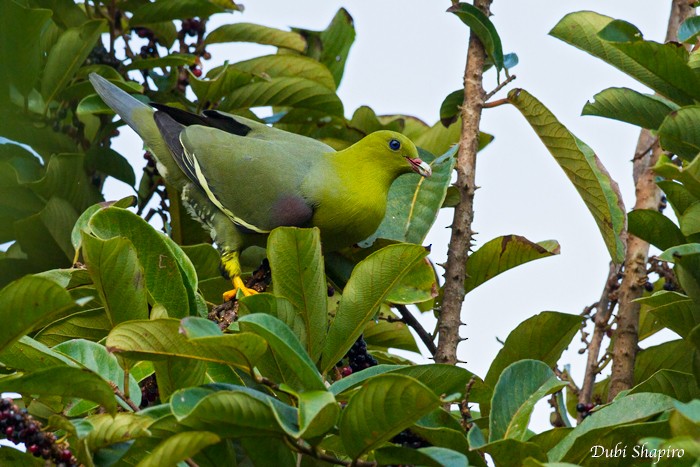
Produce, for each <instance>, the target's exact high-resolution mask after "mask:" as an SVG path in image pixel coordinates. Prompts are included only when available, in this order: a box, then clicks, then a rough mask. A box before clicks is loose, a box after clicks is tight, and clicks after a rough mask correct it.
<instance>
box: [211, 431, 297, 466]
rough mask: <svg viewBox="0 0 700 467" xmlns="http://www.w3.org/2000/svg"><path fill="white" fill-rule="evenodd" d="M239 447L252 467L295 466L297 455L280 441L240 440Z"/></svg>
mask: <svg viewBox="0 0 700 467" xmlns="http://www.w3.org/2000/svg"><path fill="white" fill-rule="evenodd" d="M241 445H242V446H243V449H245V451H246V454H247V455H248V457H249V458H250V460H251V461H252V464H253V465H274V466H275V467H296V466H297V453H296V452H294V451H292V450H291V449H290V448H289V446H288V445H287V443H285V442H284V441H282V440H280V439H276V438H262V437H256V438H253V437H249V438H241ZM217 461H218V459H217ZM302 462H303V461H302ZM215 465H216V464H215ZM213 467H215V466H213Z"/></svg>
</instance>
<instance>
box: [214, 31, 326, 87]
mask: <svg viewBox="0 0 700 467" xmlns="http://www.w3.org/2000/svg"><path fill="white" fill-rule="evenodd" d="M231 26H237V24H236V25H231ZM230 66H231V68H233V69H235V70H240V71H242V72H244V73H249V74H251V75H253V76H257V77H260V78H262V79H269V78H279V77H285V76H286V77H293V76H296V77H298V78H304V79H307V80H309V81H314V82H316V83H318V84H320V85H322V86H324V87H326V88H328V89H330V90H331V91H335V81H334V80H333V75H331V72H330V71H329V70H328V68H326V67H325V66H324V65H323V64H321V63H319V62H317V61H316V60H313V59H311V58H309V57H304V56H300V55H291V54H288V55H287V54H284V55H280V54H277V55H265V56H262V57H255V58H253V59H250V60H245V61H242V62H237V63H234V64H233V65H230ZM212 71H213V70H212Z"/></svg>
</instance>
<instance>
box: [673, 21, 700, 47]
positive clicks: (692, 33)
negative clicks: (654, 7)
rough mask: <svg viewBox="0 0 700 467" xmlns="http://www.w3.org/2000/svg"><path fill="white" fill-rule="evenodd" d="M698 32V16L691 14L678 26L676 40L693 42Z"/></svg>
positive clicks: (699, 30) (699, 23) (699, 24)
mask: <svg viewBox="0 0 700 467" xmlns="http://www.w3.org/2000/svg"><path fill="white" fill-rule="evenodd" d="M698 34H700V17H697V16H691V17H690V18H688V19H686V20H685V21H683V23H682V24H681V25H680V27H679V28H678V40H679V41H681V42H689V43H691V44H692V43H694V42H695V40H696V38H697V37H698Z"/></svg>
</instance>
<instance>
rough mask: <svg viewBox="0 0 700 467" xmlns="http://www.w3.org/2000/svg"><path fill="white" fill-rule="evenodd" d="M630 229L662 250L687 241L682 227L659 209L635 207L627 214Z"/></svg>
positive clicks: (633, 233)
mask: <svg viewBox="0 0 700 467" xmlns="http://www.w3.org/2000/svg"><path fill="white" fill-rule="evenodd" d="M627 222H628V224H629V226H628V230H629V232H630V233H631V234H632V235H635V236H637V237H639V238H641V239H642V240H644V241H646V242H649V243H651V244H652V245H654V246H655V247H656V248H658V249H660V250H666V249H668V248H671V247H673V246H676V245H681V244H683V243H686V239H685V236H684V235H683V232H681V229H679V228H678V226H676V224H674V223H673V221H672V220H671V219H669V218H668V217H666V216H664V215H663V214H661V213H660V212H659V211H655V210H651V209H635V210H634V211H631V212H630V213H628V214H627Z"/></svg>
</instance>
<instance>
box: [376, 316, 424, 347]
mask: <svg viewBox="0 0 700 467" xmlns="http://www.w3.org/2000/svg"><path fill="white" fill-rule="evenodd" d="M379 318H380V319H379V320H378V321H370V322H368V323H367V325H365V329H364V330H363V331H362V336H363V338H364V339H365V342H366V343H367V346H368V347H369V348H370V349H373V348H379V349H381V350H385V351H386V350H388V349H389V347H391V348H393V349H401V350H407V351H409V352H416V353H420V350H419V349H418V346H417V345H416V339H415V338H414V337H413V334H411V331H410V330H409V328H408V326H407V325H406V323H404V322H402V321H401V320H400V319H399V318H397V317H396V315H395V314H394V313H392V312H390V311H388V309H386V310H382V311H381V312H380V317H379ZM388 318H391V319H388Z"/></svg>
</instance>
